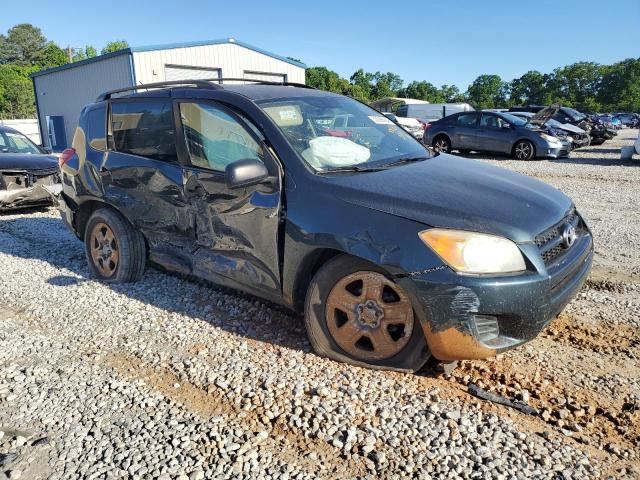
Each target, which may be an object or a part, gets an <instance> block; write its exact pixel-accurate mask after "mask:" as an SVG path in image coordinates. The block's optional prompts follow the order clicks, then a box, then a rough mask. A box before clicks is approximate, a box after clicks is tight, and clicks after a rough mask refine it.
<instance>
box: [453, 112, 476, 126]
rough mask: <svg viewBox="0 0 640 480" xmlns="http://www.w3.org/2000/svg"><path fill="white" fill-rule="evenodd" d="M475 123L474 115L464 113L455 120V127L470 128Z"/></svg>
mask: <svg viewBox="0 0 640 480" xmlns="http://www.w3.org/2000/svg"><path fill="white" fill-rule="evenodd" d="M475 123H476V114H475V113H465V114H462V115H460V116H459V117H458V118H456V125H460V126H464V127H471V126H473V125H475Z"/></svg>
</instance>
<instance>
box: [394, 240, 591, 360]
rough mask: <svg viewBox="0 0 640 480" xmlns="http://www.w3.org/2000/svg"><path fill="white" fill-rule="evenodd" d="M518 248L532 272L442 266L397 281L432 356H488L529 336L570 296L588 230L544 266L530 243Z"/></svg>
mask: <svg viewBox="0 0 640 480" xmlns="http://www.w3.org/2000/svg"><path fill="white" fill-rule="evenodd" d="M521 249H522V251H523V253H524V254H525V256H526V257H528V258H529V260H530V262H531V263H532V264H533V265H534V267H535V269H536V270H537V271H531V272H528V273H525V274H520V275H510V276H502V277H491V278H488V277H470V276H462V275H458V274H456V273H455V272H453V271H452V270H450V269H449V268H443V269H438V270H435V271H431V272H429V273H424V274H419V275H415V276H414V275H410V276H407V277H404V278H402V279H400V280H399V283H400V284H401V285H402V286H403V288H404V289H405V291H407V292H408V293H409V295H410V296H411V297H412V299H413V302H414V306H415V312H416V315H417V317H418V319H419V321H420V324H421V326H422V329H423V331H424V334H425V338H426V341H427V344H428V346H429V349H430V351H431V354H432V355H433V356H434V357H435V358H437V359H439V360H443V361H451V360H470V359H480V358H487V357H490V356H493V355H495V354H497V353H500V352H502V351H505V350H508V349H510V348H513V347H516V346H518V345H520V344H523V343H525V342H527V341H529V340H532V339H533V338H535V337H536V336H537V335H538V334H539V333H540V331H541V330H542V329H543V328H544V327H545V326H546V325H547V324H548V323H549V322H550V321H551V320H552V319H553V318H555V317H556V316H557V315H558V314H559V313H560V312H561V311H562V309H563V308H564V307H565V306H566V305H567V303H569V301H570V300H571V299H572V298H573V297H574V296H575V294H576V293H577V291H578V290H579V289H580V287H581V286H582V284H583V283H584V281H585V280H586V278H587V275H588V273H589V270H590V268H591V263H592V260H593V243H592V239H591V235H585V236H583V237H581V238H580V241H579V242H577V243H576V244H575V245H574V247H573V248H572V249H571V250H570V251H569V252H570V253H567V254H566V255H565V257H563V258H562V259H561V260H560V261H559V262H558V263H557V264H556V265H553V266H549V267H545V266H544V264H543V263H542V259H541V257H540V255H539V252H538V251H537V247H535V245H526V246H521ZM536 255H537V257H538V258H532V257H535V256H536Z"/></svg>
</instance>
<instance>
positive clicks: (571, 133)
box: [509, 112, 591, 150]
mask: <svg viewBox="0 0 640 480" xmlns="http://www.w3.org/2000/svg"><path fill="white" fill-rule="evenodd" d="M509 113H511V115H514V116H516V117H518V118H522V119H523V120H525V121H527V122H529V123H532V124H534V125H538V126H540V127H544V128H545V129H546V131H547V133H548V134H549V135H553V136H554V137H558V138H559V139H561V140H567V141H569V142H571V147H572V149H574V150H575V149H576V148H582V147H588V146H589V145H591V137H590V136H589V133H588V132H586V131H584V130H582V129H581V128H580V127H576V126H575V125H571V124H570V123H560V122H558V121H557V120H554V119H553V118H549V119H547V120H546V121H544V122H541V121H540V119H538V118H536V115H538V114H537V113H531V112H509ZM542 120H544V118H543V119H542Z"/></svg>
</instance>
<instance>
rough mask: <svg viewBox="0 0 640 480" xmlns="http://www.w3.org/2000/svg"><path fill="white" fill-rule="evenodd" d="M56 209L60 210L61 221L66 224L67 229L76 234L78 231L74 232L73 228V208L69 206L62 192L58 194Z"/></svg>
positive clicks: (74, 212)
mask: <svg viewBox="0 0 640 480" xmlns="http://www.w3.org/2000/svg"><path fill="white" fill-rule="evenodd" d="M58 211H59V212H60V218H62V221H63V223H64V224H65V225H66V226H67V228H68V229H69V230H71V232H72V233H73V234H74V235H75V236H78V232H76V228H75V224H76V222H75V220H76V219H75V216H76V211H75V209H73V208H71V207H70V206H69V204H68V203H67V201H66V200H65V194H64V193H62V194H61V195H60V200H59V202H58Z"/></svg>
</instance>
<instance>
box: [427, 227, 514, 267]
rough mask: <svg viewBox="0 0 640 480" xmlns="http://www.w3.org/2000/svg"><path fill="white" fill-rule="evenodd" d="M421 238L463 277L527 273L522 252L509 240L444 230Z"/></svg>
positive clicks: (429, 233) (481, 234)
mask: <svg viewBox="0 0 640 480" xmlns="http://www.w3.org/2000/svg"><path fill="white" fill-rule="evenodd" d="M418 235H419V237H420V239H421V240H422V241H423V242H424V243H425V244H426V245H427V246H429V247H431V249H432V250H433V251H434V252H436V254H438V256H439V257H440V258H441V259H442V260H444V261H445V262H446V263H447V265H449V266H450V267H451V268H453V269H454V270H455V271H457V272H460V273H467V274H487V273H515V272H521V271H523V270H525V269H526V265H525V263H524V258H523V257H522V253H520V249H519V248H518V247H517V245H516V244H515V243H513V242H512V241H511V240H508V239H506V238H502V237H497V236H495V235H486V234H484V233H475V232H466V231H463V230H447V229H443V228H434V229H431V230H424V231H422V232H420V233H419V234H418Z"/></svg>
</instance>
